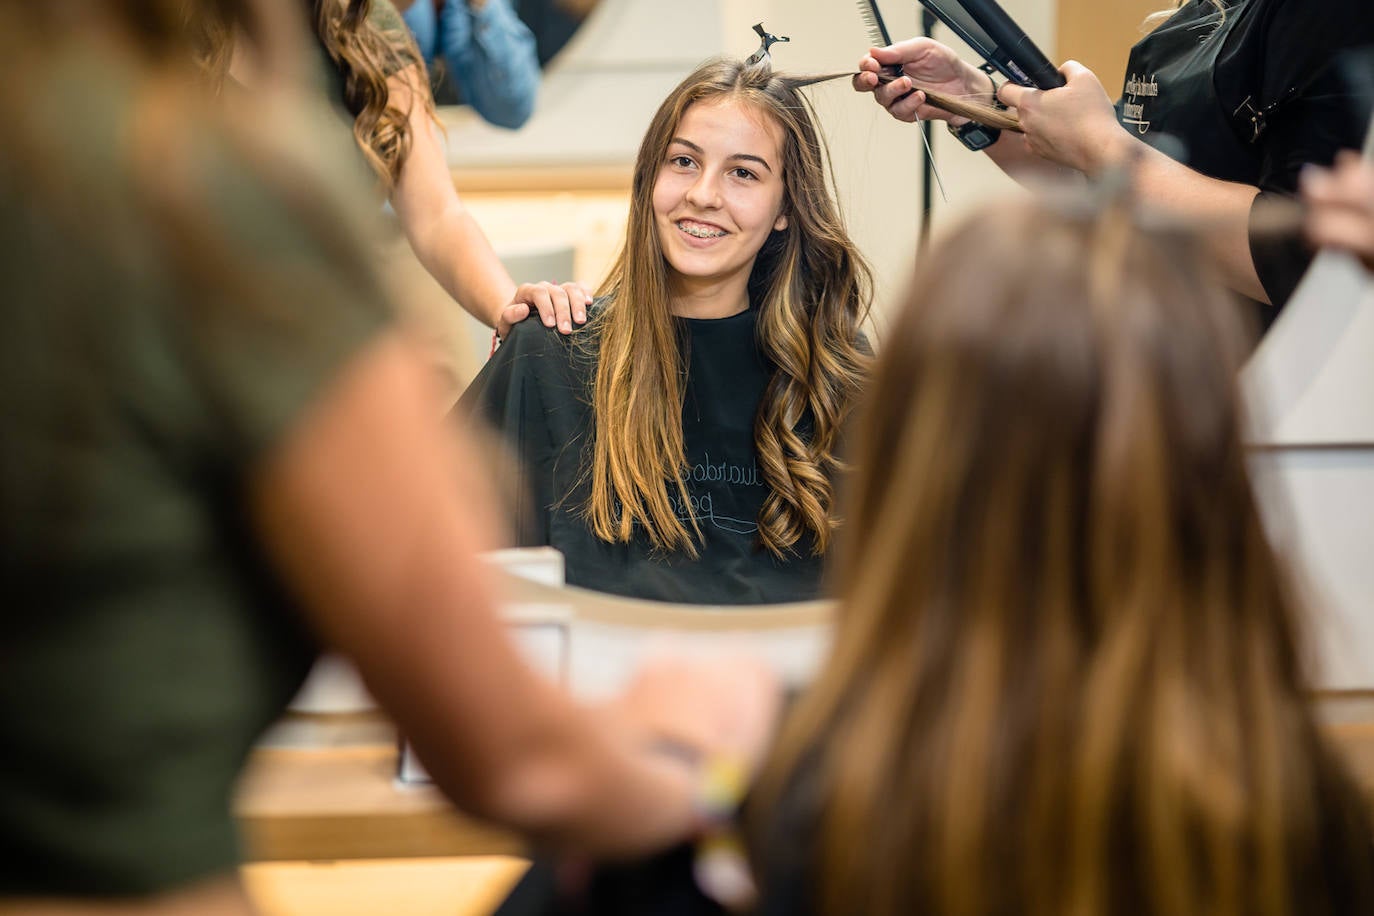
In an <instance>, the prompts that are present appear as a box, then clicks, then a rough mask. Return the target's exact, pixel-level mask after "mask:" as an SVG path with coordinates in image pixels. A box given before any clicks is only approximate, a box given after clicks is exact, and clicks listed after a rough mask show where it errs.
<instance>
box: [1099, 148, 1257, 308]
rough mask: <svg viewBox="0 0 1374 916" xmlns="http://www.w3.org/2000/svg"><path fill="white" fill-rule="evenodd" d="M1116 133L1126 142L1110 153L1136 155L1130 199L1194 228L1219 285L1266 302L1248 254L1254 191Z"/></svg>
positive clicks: (1119, 155)
mask: <svg viewBox="0 0 1374 916" xmlns="http://www.w3.org/2000/svg"><path fill="white" fill-rule="evenodd" d="M1122 135H1123V136H1125V137H1126V138H1127V140H1128V143H1125V144H1123V145H1122V146H1121V147H1120V148H1119V149H1118V150H1117V151H1116V152H1115V153H1114V155H1116V156H1117V157H1118V158H1120V157H1123V156H1134V157H1136V162H1137V167H1136V173H1135V181H1136V196H1137V197H1138V198H1139V199H1140V200H1141V201H1144V202H1146V203H1147V204H1148V205H1149V206H1150V207H1151V208H1152V209H1155V210H1157V211H1160V212H1162V213H1164V214H1166V215H1167V216H1170V217H1172V218H1174V219H1177V220H1178V221H1179V222H1181V223H1183V224H1185V225H1192V226H1196V227H1198V229H1199V230H1200V233H1201V238H1202V240H1203V244H1205V245H1206V246H1207V247H1208V249H1209V250H1210V252H1211V255H1212V262H1213V264H1214V265H1215V266H1216V267H1217V268H1218V270H1219V271H1220V273H1221V277H1222V280H1223V282H1225V283H1226V285H1227V286H1229V287H1230V288H1231V289H1233V290H1235V291H1236V292H1238V293H1240V294H1242V295H1244V296H1249V297H1250V298H1251V299H1256V300H1259V301H1260V302H1268V301H1269V294H1268V293H1267V292H1265V289H1264V286H1263V284H1261V283H1260V279H1259V274H1258V273H1257V272H1256V270H1255V261H1254V257H1253V256H1252V255H1251V254H1250V228H1249V226H1250V207H1251V206H1252V205H1253V204H1254V202H1255V196H1256V195H1257V194H1258V193H1259V189H1258V188H1255V187H1254V186H1253V185H1246V184H1239V183H1236V182H1232V181H1220V180H1218V179H1215V178H1208V177H1207V176H1205V175H1202V174H1200V173H1199V172H1195V171H1193V170H1192V169H1190V168H1188V167H1187V166H1186V165H1183V164H1182V163H1180V162H1177V161H1175V160H1173V159H1170V158H1169V157H1168V156H1166V155H1164V154H1163V153H1161V152H1159V151H1158V150H1155V149H1153V148H1151V147H1149V146H1147V145H1146V144H1144V143H1142V142H1140V141H1139V140H1135V139H1134V138H1132V137H1130V135H1129V134H1126V133H1125V131H1122Z"/></svg>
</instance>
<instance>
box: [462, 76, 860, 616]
mask: <svg viewBox="0 0 1374 916" xmlns="http://www.w3.org/2000/svg"><path fill="white" fill-rule="evenodd" d="M807 82H808V81H805V80H800V79H795V78H789V77H785V76H782V75H779V74H777V73H775V72H773V71H772V69H771V68H770V67H769V66H768V64H767V62H766V61H765V62H764V63H762V64H753V65H750V64H744V63H740V62H737V61H729V60H712V61H709V62H707V63H705V64H703V65H702V66H701V67H699V68H698V69H697V70H696V71H695V72H694V73H692V74H691V75H690V76H688V77H687V78H686V79H685V80H684V81H683V82H682V83H681V84H680V85H679V86H678V87H677V88H676V89H674V90H673V91H672V92H671V93H670V94H669V95H668V98H667V99H666V100H665V101H664V103H663V105H662V106H661V107H660V108H659V110H658V112H657V114H656V115H655V116H654V118H653V121H652V122H651V123H650V125H649V129H648V131H647V133H646V134H645V137H644V141H643V143H642V144H641V146H640V149H639V155H638V157H637V159H636V162H635V170H634V179H633V185H632V191H631V201H630V218H629V225H628V227H627V232H626V239H625V244H624V247H623V249H622V251H621V254H620V257H619V259H618V260H617V262H616V264H615V265H614V267H613V268H612V270H611V274H610V276H609V278H608V279H607V281H606V283H605V285H604V286H603V288H602V290H601V291H600V295H599V297H598V299H597V302H596V304H595V306H594V308H593V312H592V317H591V319H590V320H589V322H588V324H587V326H586V328H585V329H583V330H581V331H578V332H576V333H575V334H574V335H573V336H572V338H571V339H567V338H563V339H560V337H559V335H558V334H556V333H550V332H549V331H548V330H547V329H546V328H544V327H542V326H541V325H539V324H538V323H536V322H524V323H522V324H519V325H516V326H515V328H514V329H513V331H512V333H511V335H510V336H509V338H508V340H507V342H506V343H505V344H504V345H503V346H502V347H501V349H500V350H498V351H497V353H496V355H495V356H494V357H493V359H492V360H491V362H489V363H488V365H487V366H486V368H485V369H484V370H483V371H482V373H481V374H480V375H479V376H478V377H477V379H476V381H474V382H473V385H472V388H471V389H469V391H468V393H467V394H466V395H465V396H464V399H463V400H464V403H465V405H467V407H468V408H469V409H472V410H475V411H476V412H477V413H478V414H480V415H482V416H484V417H485V418H486V419H488V420H489V421H491V422H492V423H494V424H495V425H496V426H497V427H498V428H499V429H500V430H501V431H502V432H503V434H504V435H505V438H506V439H507V440H508V441H509V442H510V444H511V445H512V446H513V447H514V449H515V451H516V453H517V455H518V457H519V458H520V460H521V463H522V473H523V475H524V478H523V480H522V484H523V485H522V486H521V488H520V494H521V496H520V499H521V501H522V504H521V505H519V506H518V507H517V509H518V512H517V514H518V524H519V531H518V538H517V539H518V542H519V543H520V544H522V545H539V544H548V545H552V546H554V547H557V548H558V549H559V550H561V551H562V552H563V554H564V557H565V560H566V564H567V580H568V582H569V583H570V584H574V585H582V586H585V587H589V588H595V589H600V590H603V591H609V592H615V593H619V594H627V595H635V596H639V597H645V598H654V599H660V600H670V601H686V602H697V603H731V604H733V603H767V602H780V601H795V600H802V599H806V598H812V597H815V596H816V595H817V594H818V592H819V589H820V573H821V565H822V558H823V557H824V555H825V553H826V551H827V550H828V549H829V547H830V544H831V540H832V535H833V531H834V529H835V527H836V525H837V524H838V519H837V517H836V514H835V507H834V503H835V492H834V484H835V479H834V478H835V474H836V472H837V471H838V470H839V468H840V467H841V462H840V461H839V458H838V457H837V451H838V448H839V442H840V431H841V428H842V426H843V424H844V420H845V417H846V416H847V415H848V413H849V410H850V407H851V405H852V403H853V400H854V396H855V394H856V392H857V390H858V388H859V386H860V385H861V383H862V381H863V379H864V376H865V374H866V369H867V364H868V356H867V346H866V344H865V342H864V340H863V337H862V334H861V332H860V330H859V327H860V324H861V322H862V321H863V319H864V317H865V315H866V314H867V310H868V305H869V301H870V298H871V292H870V290H871V278H870V275H869V270H868V267H867V265H866V264H865V263H864V261H863V258H862V257H861V256H860V255H859V253H858V251H857V250H856V249H855V247H854V244H853V242H852V241H851V240H850V238H849V236H848V234H847V233H846V232H845V229H844V225H843V223H842V221H841V219H840V215H839V209H838V207H837V205H836V203H835V200H834V197H833V195H832V193H831V191H830V183H829V181H828V180H827V169H826V166H825V156H824V149H823V144H822V141H821V138H820V134H819V132H818V130H817V128H816V119H815V114H814V112H813V111H812V109H811V108H810V106H809V104H808V103H807V102H806V100H805V98H804V97H803V96H802V94H801V93H800V91H799V89H800V87H801V86H803V85H805V84H806V83H807Z"/></svg>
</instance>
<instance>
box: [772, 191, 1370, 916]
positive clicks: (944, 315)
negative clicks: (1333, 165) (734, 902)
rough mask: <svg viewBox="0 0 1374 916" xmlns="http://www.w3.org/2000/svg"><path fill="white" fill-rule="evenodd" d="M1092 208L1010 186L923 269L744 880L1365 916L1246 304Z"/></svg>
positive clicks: (882, 382) (1159, 234)
mask: <svg viewBox="0 0 1374 916" xmlns="http://www.w3.org/2000/svg"><path fill="white" fill-rule="evenodd" d="M1108 196H1111V195H1109V194H1099V196H1098V197H1097V198H1096V199H1072V200H1070V199H1056V200H1055V201H1053V202H1051V201H1050V200H1048V199H1046V200H1043V201H1039V202H1028V203H1020V204H1012V205H1007V204H1002V205H1000V206H998V207H997V208H996V209H989V210H985V211H983V212H981V213H979V214H977V215H976V216H974V217H973V218H972V219H970V220H969V221H967V222H966V223H965V224H964V225H963V226H962V227H961V228H959V229H957V230H956V231H954V232H953V233H952V234H951V235H950V236H948V237H947V238H946V239H944V240H943V242H942V243H941V244H939V245H937V246H936V247H934V248H933V249H932V250H931V251H930V252H929V253H928V254H926V255H925V256H924V257H923V258H922V260H921V264H920V269H919V271H918V272H917V275H916V278H915V282H914V283H913V286H912V289H911V292H910V294H909V296H908V298H907V301H906V302H905V304H904V307H903V309H902V311H901V314H900V315H899V316H898V317H897V319H896V320H895V323H894V326H893V327H892V328H891V330H890V332H889V333H888V334H887V335H886V337H885V339H884V341H883V344H884V345H883V348H882V350H881V353H880V357H879V367H878V369H877V372H876V377H875V380H874V384H873V385H872V386H871V388H870V391H869V398H868V410H867V414H866V416H865V417H864V418H863V419H862V421H861V422H860V424H859V429H858V431H857V436H856V438H855V445H856V446H857V449H856V454H855V456H854V457H855V460H856V467H857V474H856V480H855V481H854V485H853V488H852V491H851V492H850V494H849V496H850V501H849V504H848V507H847V508H848V515H847V518H848V519H849V521H848V524H847V526H846V530H845V533H844V537H843V547H842V550H843V557H842V562H841V569H840V579H841V589H842V601H843V605H842V609H841V613H840V618H839V624H838V633H837V637H836V641H835V645H834V648H833V654H832V656H831V658H830V659H829V661H828V663H827V664H826V666H825V668H824V671H823V673H822V674H821V676H820V677H819V679H818V681H817V682H816V683H815V685H814V687H813V689H812V690H811V691H810V692H809V693H808V694H807V695H806V696H805V697H804V699H803V700H802V701H801V703H800V704H799V706H798V708H797V709H796V710H795V713H794V715H793V717H792V718H791V719H790V721H789V723H788V725H787V726H786V727H785V729H784V732H783V737H782V741H781V743H780V747H779V750H778V751H777V753H776V754H775V757H774V759H773V761H772V763H771V766H770V768H769V769H768V771H767V772H766V774H765V779H764V782H763V786H762V790H761V791H760V793H759V802H760V804H759V807H758V808H757V809H756V810H755V814H756V815H758V817H757V820H756V821H755V824H756V825H757V832H756V839H757V840H758V841H759V842H758V843H757V845H756V848H757V849H758V857H757V864H758V867H759V868H760V871H761V873H762V874H761V878H762V883H763V891H764V894H765V897H767V896H768V895H769V894H770V888H772V889H773V890H774V891H776V890H777V889H778V888H780V887H783V886H785V885H786V884H787V882H788V881H789V880H791V879H793V878H798V876H800V875H802V874H805V875H808V876H810V875H814V876H815V877H814V879H811V878H807V879H805V880H811V881H814V885H813V886H812V887H811V888H809V890H813V891H815V892H816V893H817V897H816V899H817V900H818V901H819V902H820V905H819V907H818V910H819V912H823V913H826V914H840V913H869V914H899V913H915V912H919V913H928V914H940V916H974V914H980V916H981V914H1045V916H1050V914H1053V916H1107V914H1159V916H1164V914H1168V916H1188V914H1199V916H1200V914H1207V916H1239V914H1273V916H1279V914H1298V913H1301V914H1304V916H1311V914H1332V916H1334V914H1338V913H1355V912H1374V851H1372V850H1374V846H1372V845H1371V824H1370V820H1369V818H1368V817H1367V809H1366V807H1365V805H1364V802H1363V801H1362V799H1361V797H1360V795H1359V793H1358V791H1357V790H1356V788H1355V787H1354V785H1353V783H1352V781H1351V780H1350V779H1349V778H1348V777H1347V775H1346V773H1345V772H1344V771H1343V770H1342V768H1341V766H1340V765H1339V764H1338V762H1337V761H1336V759H1335V758H1334V756H1333V755H1332V753H1331V752H1330V751H1328V749H1327V748H1326V747H1325V746H1324V745H1323V743H1322V741H1321V739H1320V737H1319V735H1318V733H1317V728H1316V726H1315V724H1314V721H1313V718H1312V714H1311V712H1310V711H1309V709H1308V706H1307V702H1306V699H1305V697H1304V689H1305V682H1304V675H1303V664H1302V657H1301V652H1300V641H1299V631H1300V628H1301V627H1300V624H1301V620H1300V614H1299V610H1298V608H1297V607H1296V606H1295V600H1294V595H1293V592H1292V589H1291V587H1290V585H1289V582H1288V579H1287V577H1286V575H1285V573H1284V572H1283V570H1282V569H1281V567H1280V564H1279V563H1278V562H1277V560H1276V558H1275V556H1274V553H1273V551H1272V550H1271V546H1270V544H1269V543H1268V541H1267V540H1266V536H1265V532H1264V530H1263V529H1262V527H1261V520H1260V514H1259V510H1258V508H1257V505H1256V500H1255V496H1254V493H1253V491H1252V487H1251V481H1250V479H1249V475H1248V473H1247V469H1246V455H1245V451H1244V449H1243V447H1242V440H1241V425H1242V418H1241V409H1242V408H1241V404H1240V401H1239V397H1238V393H1237V387H1236V373H1237V371H1238V369H1239V368H1240V364H1241V360H1242V359H1243V355H1244V354H1245V353H1246V352H1247V350H1248V343H1249V340H1248V338H1247V333H1246V331H1245V330H1244V329H1243V328H1242V326H1241V314H1242V312H1241V310H1240V308H1239V306H1238V305H1237V303H1236V302H1235V301H1234V300H1232V299H1231V297H1230V296H1229V295H1228V294H1226V293H1225V292H1223V291H1222V287H1221V286H1220V284H1219V282H1218V281H1217V280H1216V279H1215V278H1214V277H1212V276H1211V275H1210V274H1209V273H1208V270H1207V268H1206V267H1205V265H1204V262H1203V260H1202V259H1201V257H1200V252H1199V249H1200V247H1201V246H1200V245H1199V244H1198V243H1197V241H1196V240H1195V239H1193V238H1192V237H1190V236H1189V235H1188V234H1187V233H1184V232H1180V231H1174V230H1170V229H1167V228H1158V227H1156V228H1153V229H1150V228H1144V227H1143V226H1142V219H1141V218H1140V217H1139V216H1138V215H1137V214H1136V213H1135V212H1134V206H1133V204H1131V203H1129V202H1127V201H1125V200H1124V199H1123V198H1124V196H1125V195H1122V194H1117V195H1116V199H1113V200H1108V201H1105V202H1104V200H1103V198H1104V197H1108ZM797 837H803V838H806V840H805V841H804V842H803V844H802V845H801V847H800V848H797V849H796V850H795V852H792V853H789V852H787V851H786V849H787V846H788V845H791V846H794V847H795V846H797V844H798V840H797ZM798 880H801V879H800V878H798Z"/></svg>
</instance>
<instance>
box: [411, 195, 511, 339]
mask: <svg viewBox="0 0 1374 916" xmlns="http://www.w3.org/2000/svg"><path fill="white" fill-rule="evenodd" d="M411 244H412V247H414V249H415V254H416V257H417V258H419V260H420V263H421V264H422V265H424V268H425V270H427V271H428V272H429V273H430V274H431V275H433V276H434V278H435V279H436V280H438V281H439V284H440V285H441V286H443V287H444V290H445V291H446V292H448V294H449V295H450V296H452V297H453V298H454V299H456V300H457V301H458V302H459V303H460V304H461V305H462V306H463V308H465V309H467V311H469V312H471V313H472V315H473V316H474V317H475V318H477V320H479V321H481V322H483V323H484V324H486V325H487V326H488V327H496V320H497V318H499V317H500V315H501V311H502V309H504V308H505V307H506V306H507V305H508V304H509V303H510V301H511V297H512V296H514V295H515V282H514V281H513V280H511V277H510V274H509V273H508V272H507V271H506V268H505V265H503V264H502V263H501V259H500V258H498V257H497V256H496V251H495V250H494V249H493V248H492V247H491V242H490V241H488V240H487V236H486V233H484V232H483V231H482V227H481V226H479V225H477V221H476V220H475V219H473V217H472V214H471V213H470V212H469V211H468V210H467V208H466V207H461V206H450V207H448V208H446V209H445V211H444V212H443V213H442V215H441V216H440V217H439V220H438V225H437V226H435V227H434V228H433V229H432V230H431V231H429V232H425V233H417V234H416V235H415V236H414V237H412V239H411Z"/></svg>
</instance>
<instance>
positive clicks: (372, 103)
mask: <svg viewBox="0 0 1374 916" xmlns="http://www.w3.org/2000/svg"><path fill="white" fill-rule="evenodd" d="M371 12H372V0H311V16H312V22H313V24H314V27H315V34H316V36H317V37H318V38H319V40H320V43H321V44H322V45H324V49H325V51H326V52H328V54H329V56H330V58H332V59H333V61H334V64H335V66H337V67H338V68H339V71H340V72H341V73H342V74H343V78H344V99H343V102H344V106H345V107H346V108H347V109H348V112H349V114H351V115H353V136H354V139H356V140H357V141H358V147H359V148H360V149H361V150H362V151H363V155H364V156H365V157H367V161H368V162H369V163H370V164H371V165H372V168H373V170H374V171H375V172H376V173H377V175H378V177H379V178H380V179H381V180H382V183H383V184H384V185H385V186H386V188H387V190H390V189H391V188H392V187H393V186H395V184H396V182H397V180H399V179H400V177H401V167H402V166H403V165H404V164H405V161H406V156H407V155H408V154H409V152H410V144H411V136H410V113H411V112H410V108H409V107H407V108H405V109H402V108H400V107H399V106H397V105H395V104H394V103H393V100H392V98H391V93H390V90H389V89H388V87H387V79H388V78H389V77H391V76H393V75H395V74H397V73H400V72H401V71H403V70H406V69H407V68H414V70H412V71H411V72H413V73H414V74H415V80H414V89H415V91H414V92H412V93H411V101H410V104H411V105H414V104H416V102H417V101H418V102H419V104H422V105H424V106H425V110H426V112H427V113H428V114H429V115H430V116H431V117H433V116H434V98H433V96H432V95H430V92H429V80H428V78H427V77H426V76H425V62H424V58H423V57H421V55H420V52H419V49H418V48H417V47H416V46H415V40H414V39H413V38H411V36H410V33H409V32H407V31H405V30H404V29H401V30H399V31H383V30H382V29H380V28H378V27H377V26H376V25H375V24H374V23H373V21H372V20H371V19H370V18H369V16H370V14H371Z"/></svg>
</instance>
